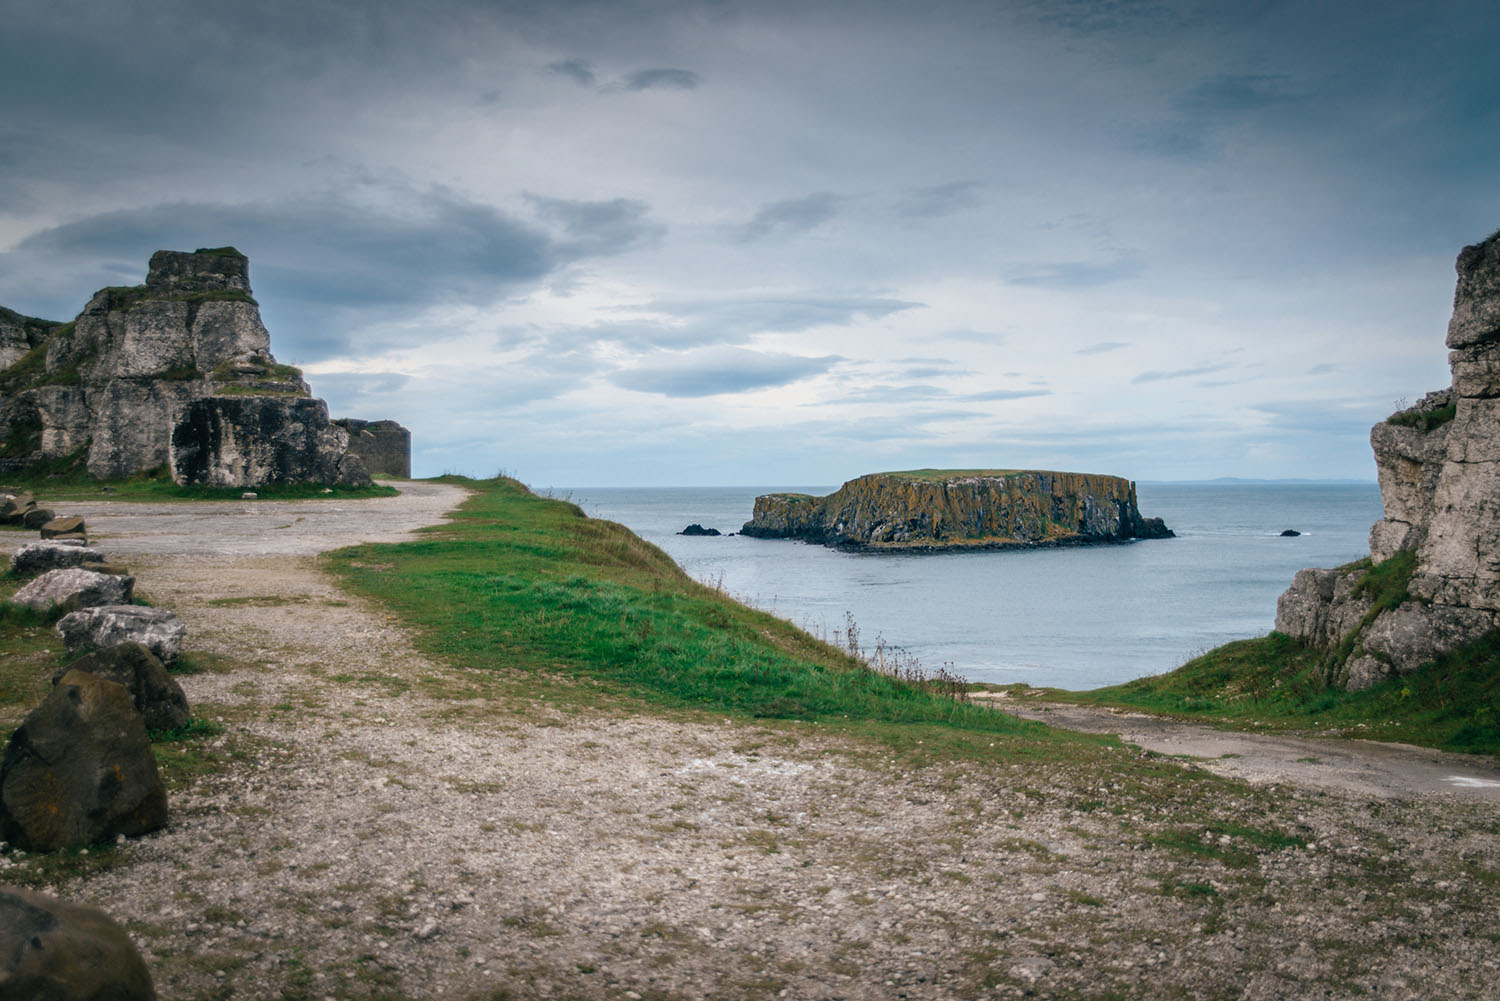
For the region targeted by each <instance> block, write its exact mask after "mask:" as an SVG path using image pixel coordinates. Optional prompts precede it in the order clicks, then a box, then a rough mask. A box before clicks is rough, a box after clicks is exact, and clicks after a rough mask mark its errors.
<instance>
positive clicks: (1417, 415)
mask: <svg viewBox="0 0 1500 1001" xmlns="http://www.w3.org/2000/svg"><path fill="white" fill-rule="evenodd" d="M1457 271H1458V285H1457V289H1456V290H1455V292H1454V297H1453V317H1452V319H1451V321H1450V322H1449V325H1448V338H1447V345H1448V347H1449V348H1450V349H1451V351H1450V352H1449V355H1448V360H1449V365H1450V367H1451V369H1452V372H1453V384H1452V385H1451V386H1449V387H1448V388H1445V389H1440V390H1437V391H1436V392H1433V393H1429V394H1428V395H1427V396H1425V397H1424V398H1423V399H1422V400H1421V401H1420V402H1418V403H1417V404H1416V405H1415V406H1412V407H1408V408H1406V409H1404V410H1400V411H1397V412H1396V413H1394V414H1392V415H1391V416H1390V417H1389V418H1387V419H1386V420H1385V421H1383V422H1381V423H1380V424H1377V425H1375V427H1374V428H1373V429H1371V432H1370V446H1371V448H1372V449H1373V450H1374V452H1375V464H1376V467H1377V469H1378V471H1379V477H1380V497H1381V502H1382V504H1383V506H1384V517H1383V518H1382V519H1381V520H1380V521H1378V522H1376V523H1375V525H1374V526H1373V527H1372V528H1371V530H1370V559H1369V560H1368V561H1362V562H1360V563H1356V564H1352V565H1350V566H1349V567H1344V568H1340V569H1338V570H1304V571H1302V572H1300V573H1298V574H1297V576H1296V577H1295V578H1294V580H1293V581H1292V586H1291V588H1290V589H1289V590H1288V591H1287V592H1286V593H1285V594H1283V595H1282V596H1281V599H1280V600H1279V601H1278V603H1277V612H1276V628H1277V630H1278V631H1280V632H1284V633H1287V634H1289V635H1292V636H1299V637H1303V638H1305V639H1307V640H1308V641H1309V642H1311V643H1313V644H1314V645H1316V646H1320V647H1333V648H1338V649H1339V650H1340V651H1345V652H1346V656H1343V657H1341V658H1339V659H1338V660H1336V662H1335V664H1334V667H1333V675H1332V677H1331V678H1330V680H1331V681H1333V682H1335V683H1339V684H1344V685H1346V686H1347V687H1349V688H1365V687H1368V686H1370V685H1372V684H1375V683H1377V682H1379V681H1380V680H1382V679H1384V678H1389V677H1393V676H1399V675H1404V674H1409V673H1411V672H1412V671H1415V670H1416V669H1417V668H1419V667H1421V666H1422V665H1423V664H1426V663H1428V662H1430V661H1431V660H1432V659H1434V658H1435V657H1436V656H1438V655H1439V654H1441V653H1443V652H1445V651H1447V650H1451V649H1453V648H1454V647H1457V646H1461V645H1462V644H1464V643H1467V642H1469V641H1471V640H1474V639H1477V638H1478V637H1480V636H1482V635H1484V634H1485V633H1486V632H1488V631H1489V630H1490V629H1492V628H1494V627H1495V626H1496V625H1497V623H1500V505H1497V504H1496V501H1495V498H1496V497H1500V233H1496V234H1495V235H1493V236H1491V237H1490V238H1489V239H1488V240H1485V241H1484V242H1483V243H1480V244H1476V245H1475V246H1472V247H1465V248H1464V249H1463V251H1462V253H1460V254H1459V256H1458V263H1457ZM1373 568H1380V569H1381V572H1380V577H1382V578H1383V579H1385V580H1387V581H1391V580H1394V581H1395V582H1394V583H1393V584H1389V585H1388V586H1389V587H1391V588H1392V593H1393V594H1394V595H1395V596H1396V597H1397V598H1401V597H1404V598H1405V600H1404V601H1400V602H1397V603H1389V602H1388V603H1387V604H1388V605H1389V607H1383V608H1381V609H1379V610H1375V609H1373V608H1372V606H1371V603H1370V591H1371V589H1372V586H1373V581H1374V580H1375V577H1373V576H1372V574H1373V573H1374V572H1375V569H1373ZM1397 578H1399V579H1397ZM1403 583H1404V590H1403V588H1402V584H1403Z"/></svg>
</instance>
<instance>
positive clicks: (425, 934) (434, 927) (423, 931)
mask: <svg viewBox="0 0 1500 1001" xmlns="http://www.w3.org/2000/svg"><path fill="white" fill-rule="evenodd" d="M440 930H441V929H439V928H438V923H437V922H436V921H435V920H433V919H431V918H429V919H428V920H427V923H426V924H424V925H423V926H422V927H421V928H419V929H417V934H416V937H417V940H418V941H419V942H426V941H427V940H428V939H430V938H433V937H434V936H436V935H437V933H438V932H439V931H440Z"/></svg>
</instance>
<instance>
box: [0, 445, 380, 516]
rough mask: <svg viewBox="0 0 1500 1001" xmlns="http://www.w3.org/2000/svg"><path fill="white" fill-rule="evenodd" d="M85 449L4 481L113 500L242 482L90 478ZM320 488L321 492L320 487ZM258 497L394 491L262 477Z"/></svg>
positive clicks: (220, 493) (231, 496) (341, 496)
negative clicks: (266, 480)
mask: <svg viewBox="0 0 1500 1001" xmlns="http://www.w3.org/2000/svg"><path fill="white" fill-rule="evenodd" d="M85 452H86V450H83V451H80V452H78V453H75V454H73V455H70V456H65V457H63V458H60V459H52V460H49V461H47V462H44V463H42V464H39V465H37V466H32V467H29V468H28V469H26V470H25V471H23V472H20V473H10V474H7V475H6V482H7V483H8V484H9V485H12V486H16V487H19V488H20V489H22V490H30V491H31V492H32V493H34V494H36V496H37V499H38V502H41V503H47V504H53V503H56V502H61V501H67V500H99V499H108V500H118V501H173V500H186V501H237V500H239V499H240V495H241V494H244V493H245V492H246V489H245V488H244V487H207V486H179V485H178V484H176V483H174V482H172V477H171V476H170V475H169V474H168V472H167V470H166V467H161V468H158V469H153V470H150V471H149V472H145V473H139V474H137V475H135V476H132V477H130V478H129V479H124V480H107V481H101V480H91V479H89V475H88V470H87V469H86V468H85V464H84V462H85V457H86V455H85ZM325 491H326V492H325ZM249 492H251V493H254V494H255V495H256V497H257V498H258V499H260V500H324V499H326V500H353V499H358V498H362V497H394V496H395V495H396V494H397V493H398V492H399V491H397V490H396V488H395V487H388V486H384V485H382V484H379V483H372V484H370V485H369V486H364V487H351V486H338V485H335V486H332V487H328V486H324V485H323V484H321V483H279V484H278V483H268V484H265V485H264V486H259V487H254V488H251V489H250V491H249Z"/></svg>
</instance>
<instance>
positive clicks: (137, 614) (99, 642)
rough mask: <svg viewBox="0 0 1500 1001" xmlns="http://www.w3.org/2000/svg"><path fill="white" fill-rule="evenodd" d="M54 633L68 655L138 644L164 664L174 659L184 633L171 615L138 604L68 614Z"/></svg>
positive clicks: (106, 606) (110, 606) (111, 606)
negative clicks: (121, 644) (120, 644)
mask: <svg viewBox="0 0 1500 1001" xmlns="http://www.w3.org/2000/svg"><path fill="white" fill-rule="evenodd" d="M57 631H58V632H59V633H61V634H62V638H63V643H64V645H66V646H67V648H68V653H71V654H77V653H83V652H86V651H89V650H101V649H104V648H105V647H111V646H114V645H115V644H116V643H140V644H141V645H142V646H144V647H146V648H147V649H148V650H150V651H151V652H152V653H154V654H156V656H157V657H159V658H161V660H162V661H163V662H164V663H168V664H170V663H171V662H172V661H174V660H176V659H177V652H178V650H180V649H181V648H182V636H183V633H184V632H185V630H184V629H183V627H182V623H181V622H179V621H177V616H175V615H173V614H172V613H171V612H169V611H166V610H165V609H161V608H145V607H142V606H140V605H103V606H101V607H99V608H86V609H83V610H82V611H78V612H70V613H68V614H67V615H64V616H63V617H62V619H61V620H60V621H59V622H58V623H57Z"/></svg>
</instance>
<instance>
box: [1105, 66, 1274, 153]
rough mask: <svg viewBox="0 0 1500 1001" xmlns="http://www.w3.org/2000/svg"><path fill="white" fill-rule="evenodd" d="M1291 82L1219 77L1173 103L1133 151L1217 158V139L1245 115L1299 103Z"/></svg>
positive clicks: (1266, 77) (1260, 76)
mask: <svg viewBox="0 0 1500 1001" xmlns="http://www.w3.org/2000/svg"><path fill="white" fill-rule="evenodd" d="M1303 96H1304V95H1303V94H1301V93H1300V92H1299V90H1298V88H1297V86H1296V84H1295V82H1294V81H1293V80H1292V78H1291V77H1288V76H1285V75H1272V74H1221V75H1219V76H1214V77H1210V78H1209V79H1207V80H1203V81H1201V82H1199V83H1198V84H1196V85H1194V86H1193V87H1192V88H1191V89H1189V90H1188V91H1187V92H1186V93H1185V94H1183V95H1182V96H1181V97H1180V98H1178V99H1177V101H1176V102H1174V105H1173V113H1172V115H1171V117H1170V118H1169V119H1168V120H1166V121H1165V122H1162V123H1161V124H1159V125H1157V126H1155V127H1152V128H1149V129H1147V130H1145V131H1144V132H1142V133H1141V135H1140V136H1139V137H1138V139H1137V142H1136V144H1135V145H1136V147H1137V148H1138V149H1141V150H1143V151H1145V152H1150V153H1156V154H1158V155H1160V156H1165V157H1171V158H1176V159H1201V158H1204V157H1210V156H1217V155H1218V154H1219V152H1220V139H1219V136H1220V134H1221V133H1223V132H1224V131H1225V130H1226V129H1228V128H1230V127H1233V126H1236V125H1238V124H1239V122H1240V121H1241V120H1242V119H1244V118H1245V117H1246V116H1248V115H1252V114H1256V113H1259V112H1262V111H1266V110H1270V109H1275V108H1278V107H1280V106H1282V105H1288V104H1291V103H1292V102H1295V101H1298V100H1300V99H1301V98H1302V97H1303Z"/></svg>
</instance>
